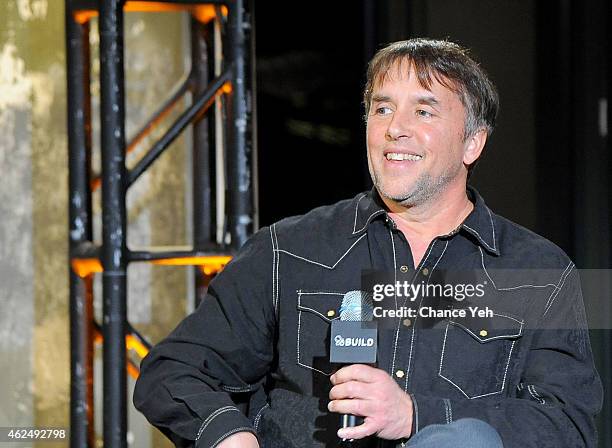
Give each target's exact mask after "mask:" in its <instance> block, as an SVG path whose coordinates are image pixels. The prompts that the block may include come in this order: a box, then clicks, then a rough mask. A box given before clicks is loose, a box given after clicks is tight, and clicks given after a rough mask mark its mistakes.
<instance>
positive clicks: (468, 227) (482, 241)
mask: <svg viewBox="0 0 612 448" xmlns="http://www.w3.org/2000/svg"><path fill="white" fill-rule="evenodd" d="M463 227H465V228H466V229H468V230H470V231H471V232H473V233H475V234H476V236H478V240H479V241H480V242H481V243H482V244H484V245H485V246H487V248H488V249H489V250H492V251H493V252H496V253H497V249H495V248H494V247H491V246H490V245H489V243H487V242H486V241H485V240H484V238H483V237H481V236H480V233H478V231H476V230H474V229H472V228H471V227H470V226H468V225H467V224H463ZM493 243H494V244H495V242H493Z"/></svg>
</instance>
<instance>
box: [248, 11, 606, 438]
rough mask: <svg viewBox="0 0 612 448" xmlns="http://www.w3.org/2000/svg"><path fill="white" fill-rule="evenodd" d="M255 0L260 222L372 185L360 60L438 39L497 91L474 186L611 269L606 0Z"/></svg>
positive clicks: (602, 348)
mask: <svg viewBox="0 0 612 448" xmlns="http://www.w3.org/2000/svg"><path fill="white" fill-rule="evenodd" d="M255 3H256V5H255V8H256V9H255V17H256V64H257V116H258V118H257V120H258V146H259V149H258V154H259V164H258V168H259V204H260V224H261V225H267V224H270V223H272V222H274V221H276V220H278V219H281V218H283V217H285V216H289V215H294V214H300V213H304V212H306V211H308V210H310V209H312V208H313V207H315V206H318V205H323V204H330V203H333V202H336V201H338V200H340V199H345V198H349V197H352V196H354V195H355V194H357V193H358V192H360V191H362V190H364V189H367V188H369V187H370V186H371V184H370V180H369V174H368V170H367V164H366V158H365V134H364V125H363V119H362V116H363V108H362V105H361V95H362V92H361V90H362V86H363V83H364V75H365V68H366V64H367V61H368V60H369V59H370V57H371V56H372V55H373V54H374V52H375V51H376V50H377V49H378V48H380V47H381V46H383V45H384V44H386V43H388V42H391V41H394V40H401V39H407V38H410V37H434V38H449V39H450V40H453V41H455V42H458V43H460V44H462V45H464V46H467V47H469V48H470V49H471V50H472V54H473V56H474V57H475V58H476V59H477V60H478V61H480V62H481V63H482V65H483V66H484V68H485V69H486V70H487V71H488V72H489V74H490V76H491V78H492V79H493V81H494V82H495V84H496V85H497V87H498V89H499V92H500V97H501V111H500V115H499V117H498V127H497V129H496V130H495V132H494V134H493V136H492V138H491V140H490V142H489V143H488V145H487V147H486V149H485V153H484V155H483V158H482V161H481V163H480V164H479V166H478V167H477V168H476V170H475V172H474V175H473V176H472V179H471V183H472V184H473V185H474V186H475V187H476V188H477V189H478V190H479V191H480V193H481V194H482V195H483V196H484V198H485V200H486V202H487V204H488V205H489V206H490V207H491V208H492V209H493V210H494V211H496V212H497V213H499V214H501V215H503V216H505V217H507V218H509V219H511V220H513V221H515V222H518V223H519V224H522V225H524V226H525V227H528V228H529V229H531V230H534V231H535V232H537V233H539V234H541V235H543V236H545V237H547V238H549V239H550V240H552V241H553V242H555V243H556V244H558V245H559V246H560V247H561V248H562V249H563V250H565V251H566V252H567V253H568V254H569V255H570V257H572V258H573V259H574V261H575V262H576V264H577V266H578V267H579V268H582V269H584V268H599V269H604V268H605V269H608V268H610V264H611V263H610V259H611V258H610V255H611V250H610V249H611V246H610V243H611V241H610V209H611V208H610V195H609V191H610V178H611V168H612V166H611V163H610V155H609V151H610V142H609V139H608V138H607V133H608V128H609V124H610V120H609V119H608V115H607V92H608V90H609V88H610V82H611V76H610V72H609V63H610V56H609V50H610V48H609V42H610V31H609V27H608V22H609V16H610V10H609V5H608V3H609V2H607V1H605V0H589V1H588V2H578V1H570V0H558V1H545V0H542V1H537V0H521V1H511V0H496V1H490V0H461V1H451V0H405V1H400V0H335V1H329V0H328V1H320V0H317V1H310V2H307V3H299V2H291V3H289V2H266V1H261V2H255ZM603 299H604V300H610V297H604V298H603ZM587 308H588V310H589V312H598V311H599V310H598V309H596V308H595V305H592V304H589V303H587ZM608 321H609V322H612V316H610V319H609V320H608ZM591 336H592V342H593V349H594V352H595V356H596V361H597V365H598V370H599V372H600V374H601V376H602V378H603V381H604V387H605V388H606V399H605V400H606V402H605V403H604V411H603V413H602V415H601V418H600V421H601V422H608V424H607V425H604V424H600V440H601V443H600V446H603V447H611V446H612V432H611V428H610V425H609V422H611V421H612V413H611V411H610V399H611V395H610V389H612V384H611V383H612V382H611V380H610V378H611V377H612V365H611V362H612V360H611V357H612V354H611V350H612V347H611V343H610V340H611V337H610V332H609V331H607V330H596V331H592V335H591Z"/></svg>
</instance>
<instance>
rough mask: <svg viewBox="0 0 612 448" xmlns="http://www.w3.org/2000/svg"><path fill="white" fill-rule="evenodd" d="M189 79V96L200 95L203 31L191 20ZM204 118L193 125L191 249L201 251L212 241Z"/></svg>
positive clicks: (204, 69) (204, 78)
mask: <svg viewBox="0 0 612 448" xmlns="http://www.w3.org/2000/svg"><path fill="white" fill-rule="evenodd" d="M190 27H191V79H192V80H193V96H194V97H196V95H201V94H202V93H203V92H204V91H206V86H207V85H208V62H209V61H208V45H207V42H206V27H205V26H204V25H203V24H202V23H200V22H199V21H197V20H196V19H195V18H193V17H192V18H191V23H190ZM208 121H209V120H208V118H207V116H206V115H204V116H202V117H201V118H200V119H199V120H197V121H195V122H194V123H193V156H192V178H193V220H192V223H193V247H194V249H196V250H205V249H206V247H207V246H209V245H210V242H211V239H212V227H213V226H212V223H213V221H212V217H213V214H212V207H213V204H212V201H211V194H212V185H213V183H212V176H211V174H212V173H213V169H212V168H213V166H212V164H211V158H210V144H209V141H210V138H209V137H210V134H209V132H208Z"/></svg>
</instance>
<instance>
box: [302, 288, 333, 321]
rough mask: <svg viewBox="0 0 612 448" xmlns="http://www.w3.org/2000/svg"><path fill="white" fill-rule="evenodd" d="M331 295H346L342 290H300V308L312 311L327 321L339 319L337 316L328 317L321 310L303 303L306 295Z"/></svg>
mask: <svg viewBox="0 0 612 448" xmlns="http://www.w3.org/2000/svg"><path fill="white" fill-rule="evenodd" d="M319 294H320V295H329V296H342V297H344V293H341V292H331V291H311V292H303V291H302V290H299V291H298V309H299V310H303V311H306V310H308V311H312V312H313V313H315V314H317V315H319V316H321V317H322V318H323V319H324V320H325V321H327V322H331V321H332V320H336V319H338V317H335V318H333V319H330V318H328V317H327V316H325V315H323V314H321V313H320V312H319V311H317V310H315V309H314V308H310V307H307V306H304V305H302V296H306V295H319Z"/></svg>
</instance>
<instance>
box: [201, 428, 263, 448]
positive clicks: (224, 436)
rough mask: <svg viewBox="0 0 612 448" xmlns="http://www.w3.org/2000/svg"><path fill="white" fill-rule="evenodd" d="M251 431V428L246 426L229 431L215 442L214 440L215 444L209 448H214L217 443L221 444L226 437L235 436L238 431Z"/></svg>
mask: <svg viewBox="0 0 612 448" xmlns="http://www.w3.org/2000/svg"><path fill="white" fill-rule="evenodd" d="M252 429H253V428H249V427H248V426H241V427H240V428H234V429H232V430H231V431H228V432H226V433H225V434H223V435H222V436H221V437H219V438H218V439H217V440H215V442H214V443H213V444H212V445H211V446H210V448H215V447H216V446H217V445H218V444H219V442H221V441H222V440H223V439H225V438H226V437H227V436H231V435H232V434H235V433H237V432H240V431H245V430H246V431H249V432H251V430H252Z"/></svg>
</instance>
